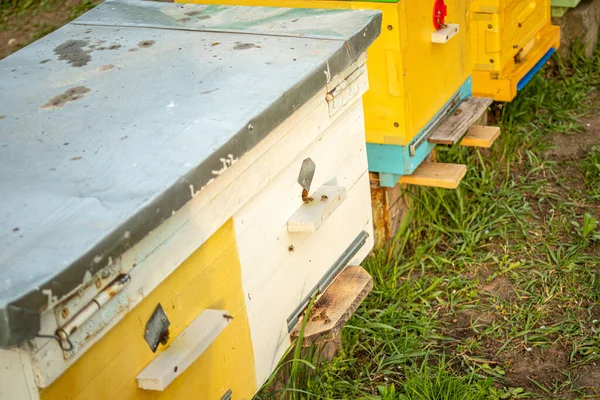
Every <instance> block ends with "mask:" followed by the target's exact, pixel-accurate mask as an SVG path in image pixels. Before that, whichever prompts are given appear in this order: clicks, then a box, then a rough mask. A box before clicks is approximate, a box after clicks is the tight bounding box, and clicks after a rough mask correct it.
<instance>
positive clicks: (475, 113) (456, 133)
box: [427, 97, 492, 145]
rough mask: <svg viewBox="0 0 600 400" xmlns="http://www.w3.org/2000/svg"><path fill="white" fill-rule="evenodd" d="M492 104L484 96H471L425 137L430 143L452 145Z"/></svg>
mask: <svg viewBox="0 0 600 400" xmlns="http://www.w3.org/2000/svg"><path fill="white" fill-rule="evenodd" d="M491 104H492V99H489V98H486V97H471V98H468V99H467V100H465V101H463V102H462V103H461V104H460V105H459V106H458V108H457V109H456V111H455V112H454V114H452V115H450V116H448V117H446V118H445V119H444V120H443V121H442V122H441V123H440V125H439V126H438V127H436V128H435V130H434V131H433V132H432V133H431V135H430V136H429V138H428V139H427V140H428V141H429V142H430V143H436V144H446V145H453V144H456V143H458V141H459V140H460V138H461V137H463V136H464V134H465V132H467V129H469V127H470V126H471V125H473V124H474V123H475V121H477V120H478V119H479V117H481V115H482V114H483V113H484V112H485V111H486V110H487V108H488V107H489V106H490V105H491Z"/></svg>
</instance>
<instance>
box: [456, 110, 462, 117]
mask: <svg viewBox="0 0 600 400" xmlns="http://www.w3.org/2000/svg"><path fill="white" fill-rule="evenodd" d="M460 114H462V108H459V109H458V110H456V112H455V113H454V115H457V116H458V115H460Z"/></svg>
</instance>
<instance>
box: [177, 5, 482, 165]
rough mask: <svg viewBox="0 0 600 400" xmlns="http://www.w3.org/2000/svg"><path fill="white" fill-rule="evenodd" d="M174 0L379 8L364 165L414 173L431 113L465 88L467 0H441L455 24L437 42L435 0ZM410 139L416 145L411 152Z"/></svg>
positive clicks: (371, 50)
mask: <svg viewBox="0 0 600 400" xmlns="http://www.w3.org/2000/svg"><path fill="white" fill-rule="evenodd" d="M178 1H179V2H181V3H201V4H213V5H215V6H217V5H219V4H227V5H247V6H256V5H260V6H276V7H292V8H328V9H372V10H380V11H381V12H382V13H383V23H382V32H381V35H380V36H379V38H378V39H377V40H376V41H375V43H374V44H373V45H372V46H371V47H370V48H369V50H368V61H367V65H368V69H369V85H370V86H369V91H368V92H367V93H366V95H365V97H364V107H365V120H366V132H367V143H368V144H367V151H368V157H369V170H370V171H374V172H389V173H392V174H394V175H396V176H397V175H403V174H410V173H412V172H413V171H414V170H415V169H416V167H417V166H418V165H419V164H420V163H421V162H422V161H423V159H424V158H426V157H427V155H428V154H429V153H430V152H431V150H432V149H433V146H432V145H430V144H428V143H427V140H426V139H422V136H425V135H426V134H427V133H428V130H430V129H431V128H432V127H433V125H434V124H435V122H436V121H435V120H436V117H439V116H440V115H442V114H444V112H445V111H447V110H446V109H445V108H451V106H455V105H457V104H458V103H460V101H461V100H463V99H464V98H466V97H469V96H470V95H471V81H470V76H471V65H470V64H469V62H468V58H469V55H468V51H469V50H468V31H469V25H468V23H467V22H468V18H467V14H468V3H469V0H455V1H452V2H447V16H446V18H445V22H446V23H447V24H449V26H451V27H453V28H456V29H457V32H454V31H452V32H451V34H450V35H449V36H446V37H444V38H442V39H443V43H440V42H436V39H435V38H433V34H434V33H435V32H436V30H437V28H436V26H435V25H434V22H433V19H434V18H433V14H434V5H435V3H436V1H434V0H404V1H387V2H376V1H337V0H334V1H331V0H178ZM184 7H185V5H184ZM184 24H185V21H184V22H182V25H184ZM438 28H439V27H438ZM421 144H423V145H422V146H421ZM411 145H413V147H414V148H416V147H419V149H418V150H416V151H411V154H410V155H409V149H408V148H409V146H411ZM389 146H394V147H393V148H392V147H389ZM413 150H414V149H413Z"/></svg>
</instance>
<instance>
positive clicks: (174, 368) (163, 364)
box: [136, 310, 230, 392]
mask: <svg viewBox="0 0 600 400" xmlns="http://www.w3.org/2000/svg"><path fill="white" fill-rule="evenodd" d="M229 319H230V317H229V314H228V313H227V311H224V310H204V311H203V312H202V313H201V314H200V315H199V316H198V317H197V318H196V319H195V320H194V321H192V323H191V324H190V325H188V327H187V328H185V329H184V330H183V332H181V333H180V334H179V335H178V336H177V337H176V338H175V339H174V340H173V342H172V343H171V344H170V345H169V347H168V348H167V349H166V350H165V351H163V352H162V353H160V354H159V355H158V356H157V357H156V358H155V359H154V360H152V362H151V363H150V364H148V366H146V368H144V369H143V370H142V372H140V374H139V375H138V376H137V378H136V379H137V382H138V387H139V388H140V389H145V390H156V391H161V392H162V391H163V390H165V389H166V388H167V386H169V385H170V384H171V382H173V381H174V380H175V378H177V377H178V376H179V375H181V374H183V373H184V371H185V370H186V369H187V368H188V367H189V366H190V365H192V364H193V363H194V362H195V361H196V360H197V359H198V358H199V357H200V356H201V355H202V353H204V351H205V350H206V349H207V348H208V347H209V346H210V345H211V343H212V342H213V341H214V340H215V339H216V337H217V336H219V334H220V333H221V331H223V329H225V327H226V326H227V324H228V323H229Z"/></svg>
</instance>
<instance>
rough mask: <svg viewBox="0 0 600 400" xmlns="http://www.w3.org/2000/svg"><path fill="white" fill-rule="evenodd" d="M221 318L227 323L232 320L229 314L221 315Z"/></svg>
mask: <svg viewBox="0 0 600 400" xmlns="http://www.w3.org/2000/svg"><path fill="white" fill-rule="evenodd" d="M223 318H225V319H226V320H227V321H231V320H232V319H233V317H232V316H231V315H229V314H223Z"/></svg>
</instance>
